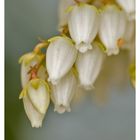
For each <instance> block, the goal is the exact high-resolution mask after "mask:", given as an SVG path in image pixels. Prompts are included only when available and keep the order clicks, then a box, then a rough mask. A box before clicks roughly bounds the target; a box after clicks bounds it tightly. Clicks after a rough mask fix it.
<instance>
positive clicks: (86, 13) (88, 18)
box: [68, 3, 99, 53]
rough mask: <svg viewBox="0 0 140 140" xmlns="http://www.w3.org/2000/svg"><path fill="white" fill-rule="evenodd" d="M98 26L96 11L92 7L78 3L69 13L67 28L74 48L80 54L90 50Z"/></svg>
mask: <svg viewBox="0 0 140 140" xmlns="http://www.w3.org/2000/svg"><path fill="white" fill-rule="evenodd" d="M98 25H99V15H98V10H97V9H96V7H94V6H93V5H88V4H83V3H80V4H78V5H75V6H73V7H72V8H71V9H70V11H69V17H68V28H69V32H70V35H71V37H72V39H73V40H74V42H75V43H76V45H75V47H76V48H77V49H78V50H79V51H80V52H83V53H84V52H86V51H87V50H88V49H92V45H91V42H92V41H93V40H94V38H95V37H96V34H97V32H98Z"/></svg>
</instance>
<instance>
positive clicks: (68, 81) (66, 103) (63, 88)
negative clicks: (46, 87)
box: [52, 72, 77, 113]
mask: <svg viewBox="0 0 140 140" xmlns="http://www.w3.org/2000/svg"><path fill="white" fill-rule="evenodd" d="M76 85H77V80H76V78H75V76H74V74H73V73H72V72H70V73H69V74H68V75H66V76H65V77H63V78H62V79H61V80H60V81H59V83H58V84H57V85H53V86H52V100H53V102H54V105H55V109H54V111H57V112H58V113H64V112H65V111H67V112H70V110H71V109H70V102H71V100H72V98H73V96H74V93H75V90H76Z"/></svg>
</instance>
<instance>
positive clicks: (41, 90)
mask: <svg viewBox="0 0 140 140" xmlns="http://www.w3.org/2000/svg"><path fill="white" fill-rule="evenodd" d="M33 82H34V83H33ZM35 86H36V87H35ZM27 92H28V96H29V98H30V100H31V101H32V104H33V105H34V106H35V108H36V109H37V110H38V112H40V113H41V114H45V113H46V111H47V109H48V106H49V103H50V95H49V91H48V88H47V86H46V83H45V81H43V80H40V79H35V80H32V81H31V82H30V84H29V85H28V89H27Z"/></svg>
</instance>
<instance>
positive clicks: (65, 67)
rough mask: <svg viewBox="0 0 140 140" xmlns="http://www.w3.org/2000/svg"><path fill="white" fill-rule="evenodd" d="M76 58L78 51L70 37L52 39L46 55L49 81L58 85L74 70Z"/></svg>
mask: <svg viewBox="0 0 140 140" xmlns="http://www.w3.org/2000/svg"><path fill="white" fill-rule="evenodd" d="M76 57H77V50H76V49H75V47H74V45H73V43H72V41H71V40H70V39H69V38H68V37H60V36H59V37H56V38H53V39H51V40H50V44H49V46H48V49H47V53H46V66H47V71H48V74H49V78H48V81H51V83H52V84H57V82H58V81H59V80H60V79H61V78H62V77H63V76H65V75H66V74H67V73H68V72H69V70H70V69H71V68H72V66H73V64H74V62H75V60H76Z"/></svg>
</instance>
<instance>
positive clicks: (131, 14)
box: [117, 0, 135, 20]
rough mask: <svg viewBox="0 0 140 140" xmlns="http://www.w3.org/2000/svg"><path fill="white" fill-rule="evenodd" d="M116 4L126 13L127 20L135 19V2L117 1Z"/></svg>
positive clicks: (131, 0)
mask: <svg viewBox="0 0 140 140" xmlns="http://www.w3.org/2000/svg"><path fill="white" fill-rule="evenodd" d="M117 2H118V4H119V5H120V6H121V7H122V8H123V9H124V11H125V12H126V13H127V15H128V18H129V20H134V19H135V0H117Z"/></svg>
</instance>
